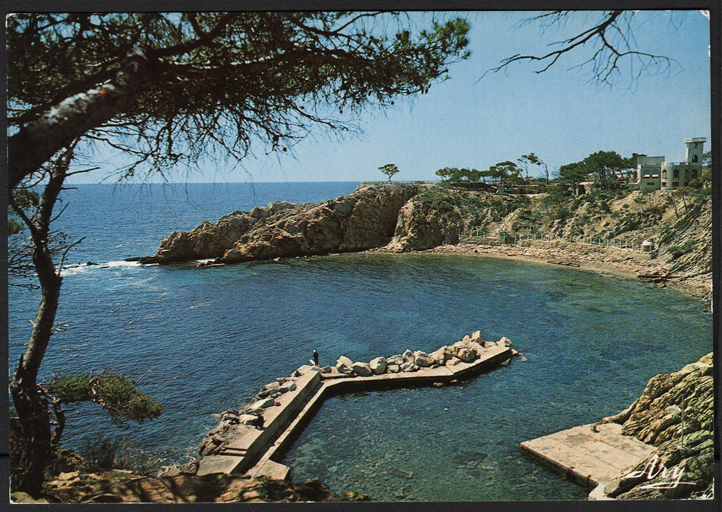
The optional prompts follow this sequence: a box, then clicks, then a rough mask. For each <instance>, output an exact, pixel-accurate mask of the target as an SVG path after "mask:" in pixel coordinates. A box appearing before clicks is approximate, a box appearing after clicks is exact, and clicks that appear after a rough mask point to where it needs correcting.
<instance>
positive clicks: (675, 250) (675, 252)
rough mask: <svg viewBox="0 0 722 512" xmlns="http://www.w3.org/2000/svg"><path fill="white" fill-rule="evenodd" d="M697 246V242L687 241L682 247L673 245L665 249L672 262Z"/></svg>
mask: <svg viewBox="0 0 722 512" xmlns="http://www.w3.org/2000/svg"><path fill="white" fill-rule="evenodd" d="M695 245H697V240H687V241H686V242H685V243H683V244H682V245H673V246H671V247H669V248H668V249H667V252H668V253H669V254H670V256H672V258H671V259H670V261H674V260H676V259H677V258H679V257H681V256H684V255H685V254H687V253H688V252H690V251H692V249H694V246H695Z"/></svg>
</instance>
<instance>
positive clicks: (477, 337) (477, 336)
mask: <svg viewBox="0 0 722 512" xmlns="http://www.w3.org/2000/svg"><path fill="white" fill-rule="evenodd" d="M471 341H475V342H477V343H481V342H482V341H484V340H483V339H482V338H481V331H474V333H473V334H472V335H471Z"/></svg>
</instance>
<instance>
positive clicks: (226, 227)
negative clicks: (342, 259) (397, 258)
mask: <svg viewBox="0 0 722 512" xmlns="http://www.w3.org/2000/svg"><path fill="white" fill-rule="evenodd" d="M418 191H419V187H418V185H401V184H393V185H376V186H369V187H363V188H359V189H357V190H356V191H355V192H354V193H353V194H350V195H348V196H342V197H339V198H338V199H335V200H328V201H326V202H325V203H316V204H304V205H293V204H291V203H285V202H284V203H279V202H274V203H270V205H269V207H268V208H260V207H256V208H253V209H252V210H251V211H250V212H239V211H236V212H233V213H231V214H229V215H226V216H224V217H222V218H221V219H220V220H218V222H216V223H213V222H208V221H204V222H203V223H202V224H201V225H199V226H197V227H196V228H195V229H193V230H192V231H190V232H184V231H176V232H174V233H172V234H171V235H169V236H168V237H166V238H165V239H164V240H163V241H162V242H161V244H160V247H159V249H158V251H157V253H156V254H155V256H151V257H144V258H139V259H138V261H140V263H143V264H150V263H161V264H164V263H174V262H181V261H189V260H198V259H208V258H214V259H215V260H214V263H215V264H221V263H237V262H241V261H248V260H259V259H266V260H269V259H276V258H289V257H298V256H312V255H318V254H330V253H341V252H354V251H363V250H366V249H372V248H376V247H380V246H383V245H385V244H387V243H388V242H389V240H391V238H392V237H393V235H394V229H395V227H396V220H397V216H398V212H399V210H400V209H401V207H402V206H403V205H404V204H405V203H406V202H407V201H408V200H409V199H411V198H412V197H414V196H415V195H416V194H417V193H418Z"/></svg>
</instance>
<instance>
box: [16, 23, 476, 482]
mask: <svg viewBox="0 0 722 512" xmlns="http://www.w3.org/2000/svg"><path fill="white" fill-rule="evenodd" d="M430 25H431V26H430V28H429V29H428V30H422V31H420V32H419V33H418V34H416V35H414V34H412V32H411V31H410V30H408V29H407V28H406V27H405V23H404V20H403V19H402V17H401V16H400V15H399V14H394V13H345V12H331V13H329V12H306V13H298V12H278V13H263V12H234V13H175V14H164V13H138V14H129V13H105V14H92V13H69V14H68V13H60V14H58V13H21V14H14V15H12V16H10V17H9V18H8V19H7V39H6V44H7V56H8V59H7V62H8V64H7V66H8V68H7V71H8V83H7V87H8V113H9V116H8V133H9V135H10V136H9V139H8V185H9V198H8V201H9V204H10V205H11V206H12V207H13V211H14V213H15V214H17V215H18V217H20V218H21V219H22V220H23V222H24V223H25V225H26V226H27V227H28V229H29V230H30V235H31V236H30V240H31V248H32V251H31V252H32V259H33V266H34V268H35V272H36V274H37V279H38V282H39V284H40V289H41V297H40V304H39V306H38V312H37V316H36V320H35V322H34V323H33V328H32V332H31V335H30V339H29V341H28V345H27V348H26V351H25V353H24V354H23V356H22V357H21V359H20V362H19V364H18V367H17V368H16V371H15V372H14V374H13V379H12V382H11V386H10V389H11V394H12V398H13V404H14V406H15V409H16V411H17V414H18V419H19V423H20V425H21V429H22V438H23V439H24V440H25V447H24V448H25V450H24V452H23V460H22V462H21V463H20V467H19V468H18V469H20V470H21V474H19V476H18V478H17V479H16V480H14V482H13V483H14V489H13V490H17V491H25V492H28V493H30V494H38V493H39V491H40V490H41V486H42V479H43V472H44V469H45V466H46V465H47V464H48V463H49V462H50V457H51V446H52V436H51V425H50V424H51V421H50V414H49V406H50V404H49V403H48V402H47V400H46V399H45V398H43V396H42V390H40V389H39V386H38V384H37V376H38V371H39V368H40V364H41V362H42V359H43V356H44V354H45V350H46V348H47V346H48V343H49V341H50V338H51V335H52V330H53V323H54V320H55V314H56V311H57V307H58V299H59V295H60V288H61V283H62V277H61V275H60V273H61V267H62V265H60V266H56V264H57V263H58V262H57V261H55V260H54V258H53V253H52V252H51V251H50V249H49V246H48V239H49V236H50V234H51V231H50V223H51V220H52V218H53V215H52V212H53V207H54V205H55V202H56V200H57V198H58V195H59V194H60V191H61V190H62V188H63V184H64V181H65V178H66V177H67V176H68V175H69V174H70V172H69V169H70V166H71V162H72V159H73V155H74V153H75V152H76V151H83V150H88V148H89V147H92V146H93V145H96V146H97V145H107V147H110V148H114V149H116V150H119V151H122V152H123V153H124V154H125V155H126V156H127V157H128V158H129V160H130V163H129V164H128V165H127V166H126V167H125V168H124V169H123V173H122V176H126V177H127V176H133V175H137V174H139V173H142V172H146V173H151V172H160V173H161V174H162V173H164V172H166V171H167V170H168V169H170V168H172V167H174V166H176V165H178V164H193V163H195V162H198V161H199V159H201V158H202V157H203V156H204V155H211V156H214V155H218V154H220V155H225V156H228V157H231V158H234V159H241V158H243V157H244V156H246V155H248V154H249V152H250V151H251V147H252V144H253V145H256V144H260V145H261V146H262V147H264V149H265V150H268V151H276V150H284V151H285V150H287V149H288V148H289V147H290V146H292V145H293V144H294V143H295V142H297V141H299V140H301V139H302V138H304V137H305V136H307V135H308V134H309V133H310V132H311V130H312V129H313V128H314V127H322V128H323V127H325V128H328V129H330V130H333V131H348V130H350V129H352V128H354V125H353V123H352V122H350V121H345V120H344V116H343V112H344V110H346V112H347V115H348V114H349V113H351V114H354V113H357V112H359V111H361V110H362V109H364V108H367V107H385V106H388V105H391V104H393V100H394V99H395V98H396V97H400V96H408V95H413V94H418V93H426V92H427V91H428V90H429V87H430V86H431V85H432V84H433V83H434V82H436V81H438V80H439V79H443V77H444V75H445V73H446V71H447V68H448V66H449V65H450V64H452V63H454V62H457V61H460V60H463V59H465V58H466V57H467V56H468V52H467V51H466V50H465V47H466V46H467V43H468V41H467V38H466V34H467V32H468V30H469V25H468V23H467V22H466V21H464V20H461V19H454V20H451V21H447V22H444V23H437V22H436V21H432V22H431V24H430ZM43 177H45V179H44V181H43ZM39 183H42V184H44V185H43V186H44V191H43V193H42V194H40V199H39V204H38V205H37V208H36V210H35V213H34V214H32V215H29V214H28V213H27V212H26V211H25V210H24V209H23V207H22V206H21V205H20V204H19V203H18V202H17V201H15V198H17V197H19V195H18V192H19V191H20V190H23V189H25V188H30V187H31V184H39Z"/></svg>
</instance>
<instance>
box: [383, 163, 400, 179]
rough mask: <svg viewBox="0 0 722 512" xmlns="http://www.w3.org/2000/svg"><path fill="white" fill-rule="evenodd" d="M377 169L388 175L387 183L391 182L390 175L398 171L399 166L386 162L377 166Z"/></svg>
mask: <svg viewBox="0 0 722 512" xmlns="http://www.w3.org/2000/svg"><path fill="white" fill-rule="evenodd" d="M379 171H381V172H382V173H384V174H385V175H386V176H388V177H389V183H391V177H392V176H394V175H395V174H397V173H398V172H399V168H398V167H396V165H394V164H386V165H382V166H381V167H379Z"/></svg>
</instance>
